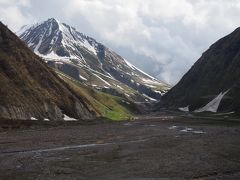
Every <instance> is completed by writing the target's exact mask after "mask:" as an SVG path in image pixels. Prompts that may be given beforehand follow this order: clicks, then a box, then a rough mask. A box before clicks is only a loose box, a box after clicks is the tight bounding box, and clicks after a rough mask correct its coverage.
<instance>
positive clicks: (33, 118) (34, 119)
mask: <svg viewBox="0 0 240 180" xmlns="http://www.w3.org/2000/svg"><path fill="white" fill-rule="evenodd" d="M30 120H32V121H37V120H38V119H37V118H35V117H31V118H30Z"/></svg>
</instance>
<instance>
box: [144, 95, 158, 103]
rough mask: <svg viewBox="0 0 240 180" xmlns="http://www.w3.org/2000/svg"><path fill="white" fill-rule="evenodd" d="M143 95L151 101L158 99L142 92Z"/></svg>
mask: <svg viewBox="0 0 240 180" xmlns="http://www.w3.org/2000/svg"><path fill="white" fill-rule="evenodd" d="M143 96H145V97H146V98H148V99H149V100H151V101H155V102H156V101H158V100H157V99H154V98H151V97H149V96H148V95H146V94H143Z"/></svg>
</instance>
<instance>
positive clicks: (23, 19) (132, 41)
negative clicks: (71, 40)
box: [0, 0, 240, 84]
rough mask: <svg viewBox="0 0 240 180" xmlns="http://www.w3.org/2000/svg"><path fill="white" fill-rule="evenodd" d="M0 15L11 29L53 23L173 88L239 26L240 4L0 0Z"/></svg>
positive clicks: (213, 0)
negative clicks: (99, 43)
mask: <svg viewBox="0 0 240 180" xmlns="http://www.w3.org/2000/svg"><path fill="white" fill-rule="evenodd" d="M6 7H7V8H9V10H5V9H6ZM7 11H11V12H12V13H7ZM0 13H1V14H3V15H1V17H2V18H4V19H5V21H6V22H8V24H9V25H10V26H11V27H14V28H16V27H17V26H20V24H21V25H22V24H25V23H27V22H29V21H32V17H33V18H35V19H37V20H44V19H46V18H49V17H56V18H58V19H59V20H61V21H63V22H66V23H68V24H70V25H72V26H75V27H76V28H77V29H79V30H80V31H82V32H83V33H86V34H89V35H91V36H93V37H95V38H97V39H98V40H100V41H102V42H103V43H105V44H106V45H108V46H110V47H112V48H113V49H114V50H116V51H118V52H120V53H121V55H122V56H124V57H125V58H127V59H129V61H131V62H132V63H133V64H135V65H137V66H139V67H141V68H142V69H143V70H145V71H147V72H148V73H150V74H152V75H155V76H157V77H159V78H160V79H163V80H165V81H167V82H170V83H172V84H174V83H176V82H177V81H178V80H179V79H180V78H181V77H182V75H183V74H184V73H185V72H186V71H187V70H188V69H189V68H190V67H191V65H192V64H193V63H194V62H195V61H196V60H197V58H199V57H200V55H201V53H202V52H203V51H205V50H206V49H207V48H208V47H209V46H210V45H211V44H212V43H214V41H216V40H217V39H219V38H221V37H223V36H224V35H226V34H228V33H230V32H231V31H233V30H234V29H235V28H237V27H238V26H239V24H240V18H239V17H240V1H239V0H151V1H146V0H68V1H67V0H34V1H30V0H20V1H17V0H0ZM27 13H28V14H27ZM29 14H31V15H32V17H31V16H30V15H29ZM17 17H18V18H17Z"/></svg>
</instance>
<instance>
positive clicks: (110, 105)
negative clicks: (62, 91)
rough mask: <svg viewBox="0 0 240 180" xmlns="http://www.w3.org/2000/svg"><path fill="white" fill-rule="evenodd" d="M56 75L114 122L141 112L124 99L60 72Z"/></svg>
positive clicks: (137, 107)
mask: <svg viewBox="0 0 240 180" xmlns="http://www.w3.org/2000/svg"><path fill="white" fill-rule="evenodd" d="M58 74H59V76H60V77H61V78H62V79H63V80H64V81H66V83H68V84H69V86H70V87H71V88H72V89H74V91H75V92H77V93H79V95H80V96H82V97H84V99H86V101H89V102H91V103H92V105H93V107H94V108H95V109H97V110H98V111H99V112H100V114H102V116H103V117H106V118H108V119H111V120H115V121H116V120H117V121H118V120H126V119H131V118H133V117H134V115H136V114H139V113H141V112H142V111H143V109H142V108H141V109H139V106H136V105H135V104H134V103H132V102H130V101H128V100H127V99H126V98H124V97H117V96H112V95H110V94H107V93H104V92H99V91H97V90H95V89H93V88H91V87H88V86H86V85H83V84H82V83H80V82H78V81H76V80H74V79H73V78H71V77H70V76H66V75H65V74H63V73H61V72H58Z"/></svg>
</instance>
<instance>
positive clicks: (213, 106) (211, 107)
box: [194, 90, 229, 113]
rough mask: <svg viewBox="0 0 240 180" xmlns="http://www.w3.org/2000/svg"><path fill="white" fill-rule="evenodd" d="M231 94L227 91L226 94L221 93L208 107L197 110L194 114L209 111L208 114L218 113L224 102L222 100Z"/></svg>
mask: <svg viewBox="0 0 240 180" xmlns="http://www.w3.org/2000/svg"><path fill="white" fill-rule="evenodd" d="M228 92H229V90H227V91H226V92H224V93H222V92H221V93H220V94H219V95H218V96H217V97H216V98H214V99H213V100H212V101H210V102H209V103H208V104H207V105H206V106H204V107H202V108H200V109H197V110H195V111H194V112H197V113H198V112H205V111H208V112H214V113H216V112H217V111H218V107H219V105H220V103H221V101H222V98H223V97H224V96H225V95H226V94H227V93H228Z"/></svg>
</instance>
